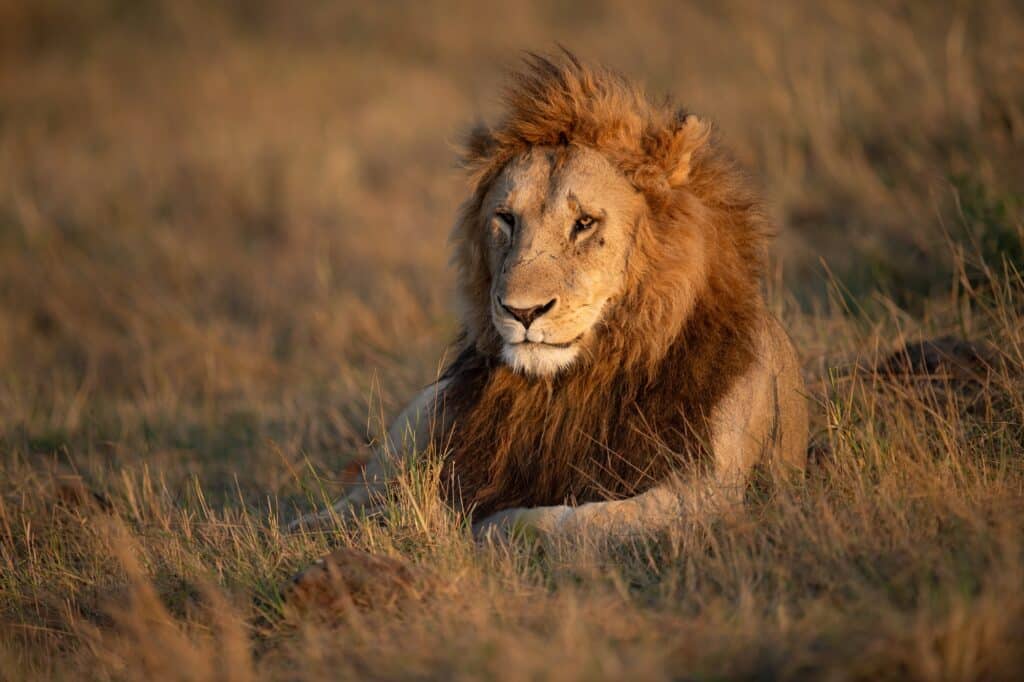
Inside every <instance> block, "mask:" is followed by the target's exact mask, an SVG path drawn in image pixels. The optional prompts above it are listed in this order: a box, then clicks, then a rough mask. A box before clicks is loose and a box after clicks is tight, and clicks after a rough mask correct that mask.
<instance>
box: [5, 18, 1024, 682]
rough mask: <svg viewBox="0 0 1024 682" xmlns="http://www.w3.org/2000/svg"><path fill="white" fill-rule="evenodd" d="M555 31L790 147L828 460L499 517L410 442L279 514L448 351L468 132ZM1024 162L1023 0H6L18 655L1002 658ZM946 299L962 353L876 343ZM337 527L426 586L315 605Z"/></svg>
mask: <svg viewBox="0 0 1024 682" xmlns="http://www.w3.org/2000/svg"><path fill="white" fill-rule="evenodd" d="M559 42H560V43H563V44H565V45H567V46H569V47H571V48H572V49H574V50H576V51H578V52H579V53H580V54H582V55H583V56H584V57H587V58H592V59H599V60H602V61H605V62H607V63H609V64H611V65H613V66H615V67H616V68H618V69H620V70H621V71H623V72H625V73H626V74H627V75H629V76H631V77H634V78H637V79H639V80H642V81H643V82H644V83H645V84H646V86H647V88H648V90H649V91H650V92H652V93H664V92H668V91H671V92H673V93H675V94H676V95H677V97H678V98H679V99H680V100H681V101H682V102H685V103H686V104H687V105H688V106H689V107H690V108H691V109H693V110H695V111H697V112H700V113H702V114H705V115H706V116H708V117H710V118H711V119H713V120H715V121H716V122H717V123H718V124H719V126H720V129H721V131H722V132H723V135H724V138H725V139H726V140H727V141H728V142H729V144H731V146H732V147H733V148H734V149H735V151H736V152H737V154H738V156H739V157H740V159H741V160H742V161H743V162H744V163H745V164H746V165H747V166H748V167H749V168H750V169H751V170H752V171H753V173H754V174H755V175H756V177H757V178H758V179H759V180H760V181H761V183H762V184H763V187H764V190H765V193H766V195H767V197H768V198H769V199H770V207H771V211H772V213H773V215H774V216H775V217H776V219H777V223H778V225H779V227H780V237H779V239H778V241H777V245H776V248H775V252H774V260H773V263H774V264H775V267H774V269H773V275H772V277H771V278H770V282H769V286H768V289H769V297H770V300H771V302H772V306H773V308H774V309H775V310H776V311H777V312H778V313H779V314H780V315H781V316H782V317H783V319H784V320H785V321H786V323H787V325H788V326H789V328H790V329H791V330H792V333H793V336H794V338H795V340H796V342H797V346H798V347H799V348H800V350H801V352H802V355H803V358H804V364H805V370H806V376H807V378H808V382H809V390H810V392H811V396H812V400H813V401H814V432H815V448H814V453H815V462H816V464H815V466H814V467H813V468H812V470H811V472H810V474H809V476H808V477H807V480H806V482H805V483H804V485H802V486H797V487H796V488H795V489H776V490H775V493H774V494H773V495H762V496H760V497H758V498H757V499H752V500H751V504H750V506H749V510H748V512H747V513H746V515H744V516H743V517H742V518H737V519H730V520H723V521H720V522H717V523H713V524H708V525H704V526H700V527H694V526H686V525H680V527H679V528H677V529H675V530H674V531H673V532H671V533H669V534H668V536H666V537H659V538H653V539H649V540H643V541H636V542H632V543H625V544H621V545H619V546H615V547H594V546H588V547H585V548H582V549H580V550H578V551H575V552H570V551H566V549H565V548H564V547H546V548H542V547H538V546H530V545H529V544H526V545H517V546H514V547H512V548H510V549H501V548H493V547H492V548H487V547H483V548H481V547H478V546H476V545H475V544H474V543H473V542H472V541H471V540H470V539H469V535H468V533H467V531H466V529H465V528H464V527H463V526H462V525H460V523H459V522H458V520H457V519H454V518H453V517H452V516H451V515H450V514H449V513H448V512H446V510H444V509H443V508H441V507H440V506H439V505H438V504H437V503H436V502H434V501H433V500H432V498H431V496H430V494H429V487H430V485H429V482H424V479H423V478H422V477H420V478H417V477H416V476H414V475H410V477H409V478H408V479H407V480H406V485H405V487H403V488H402V489H401V490H397V491H396V501H395V503H394V505H393V507H392V509H391V513H390V515H389V517H388V519H387V521H386V523H385V524H384V525H382V526H378V525H372V524H365V525H362V526H358V527H355V528H351V529H347V530H343V529H339V530H338V531H337V532H335V533H330V534H325V535H291V536H288V535H285V534H283V533H282V532H281V530H280V525H279V521H281V520H288V519H290V518H292V517H293V516H294V515H295V514H296V512H297V511H298V510H308V509H310V508H311V507H312V506H313V505H322V504H323V503H324V501H325V499H326V498H328V497H331V496H333V495H335V494H337V493H338V492H339V490H340V489H341V487H342V486H341V482H340V480H339V472H341V471H342V470H343V469H344V467H345V465H346V464H347V463H349V462H350V461H352V460H353V458H355V457H357V456H363V455H365V454H366V453H367V451H368V446H367V442H368V440H370V439H372V438H373V437H374V436H375V434H377V433H379V430H380V424H381V422H382V421H386V419H387V418H390V417H391V416H393V415H395V414H396V412H397V410H398V409H400V407H401V405H402V402H403V401H404V400H406V399H408V398H409V397H410V396H411V395H412V394H413V393H414V392H415V391H416V390H417V389H418V388H419V387H421V386H423V385H424V384H426V383H428V382H430V381H431V379H432V378H433V377H434V376H435V375H436V374H437V372H438V369H439V367H440V363H441V360H440V358H441V356H442V354H443V352H444V349H445V348H446V345H447V343H448V342H449V341H450V340H451V339H452V337H453V335H454V333H455V319H454V317H453V313H452V306H451V298H452V273H451V272H450V271H449V270H448V268H447V266H446V245H445V239H446V233H447V231H448V227H449V225H450V223H451V221H452V218H453V215H454V211H455V209H456V206H457V204H458V202H459V200H460V197H462V196H463V195H464V194H465V193H466V191H467V187H466V185H465V183H464V181H463V179H462V178H461V176H460V174H459V172H458V170H457V169H456V168H455V165H454V156H455V155H454V151H453V147H454V144H453V142H454V141H455V140H457V139H458V136H459V132H460V131H461V130H462V129H463V127H464V126H465V125H466V124H467V123H469V122H471V121H472V120H473V119H474V118H476V117H479V116H486V115H488V114H493V112H494V109H495V107H494V101H495V96H496V94H497V84H498V82H499V80H500V77H501V74H502V71H503V69H504V68H505V67H507V66H509V65H514V64H515V62H516V60H517V59H518V54H519V52H518V51H519V50H522V49H527V48H531V49H542V50H547V49H551V48H552V47H553V46H554V45H555V44H556V43H559ZM1022 187H1024V10H1022V8H1021V6H1020V5H1019V4H1017V3H1012V2H1009V1H1006V2H1000V1H998V0H979V1H978V2H934V3H918V2H896V1H892V2H875V3H870V4H868V3H861V2H852V1H850V2H847V1H845V0H829V1H827V2H823V3H819V2H811V1H810V0H808V1H807V2H792V3H759V2H749V3H743V2H725V3H717V2H716V3H712V2H706V3H705V2H697V3H676V2H664V3H651V4H647V3H635V2H613V1H606V2H599V3H573V2H557V3H544V2H506V3H497V4H494V5H490V6H483V5H479V4H477V3H470V2H465V3H456V4H444V5H437V6H434V5H429V6H428V4H426V3H408V4H406V3H402V4H379V5H378V4H373V5H371V4H369V3H367V4H366V5H365V6H364V5H361V4H360V5H356V4H352V5H345V4H334V3H326V2H311V3H303V4H302V5H301V6H300V5H296V4H293V3H287V2H284V1H283V0H281V1H280V2H278V1H275V0H265V1H262V2H252V3H242V2H230V3H229V2H225V3H217V4H213V3H193V2H178V1H171V0H168V1H167V2H161V1H159V0H152V1H146V2H114V1H106V2H104V1H96V2H88V3H71V2H66V3H65V2H60V1H58V0H36V1H32V2H29V1H26V2H11V1H10V0H7V1H6V2H0V677H3V678H7V679H28V678H55V677H59V678H65V677H84V678H95V679H143V678H149V679H164V678H180V679H207V678H223V679H229V678H230V679H238V680H245V679H250V678H275V679H276V678H285V679H296V678H318V677H338V678H355V679H366V678H372V679H391V678H417V679H426V678H460V679H468V678H502V679H587V680H591V679H616V678H624V677H629V678H634V679H668V678H672V679H753V678H756V679H807V678H824V679H832V680H843V679H863V680H873V679H921V680H941V679H949V680H960V679H964V680H967V679H972V680H989V679H998V678H1001V677H1003V678H1008V679H1013V678H1014V677H1016V675H1015V673H1016V672H1019V671H1020V670H1022V669H1024V456H1022V453H1021V447H1022V444H1024V393H1022V390H1021V389H1022V387H1024V382H1022V377H1024V374H1022V372H1024V280H1022V278H1021V274H1020V270H1019V268H1021V266H1022V264H1024V258H1022V254H1024V248H1022V228H1024V219H1022V207H1024V198H1022V193H1021V188H1022ZM944 334H953V335H955V336H957V337H958V338H960V339H963V340H965V341H967V342H970V343H971V344H974V347H975V348H977V349H984V353H983V355H984V357H985V359H984V361H983V362H978V363H975V365H976V366H975V367H974V370H973V371H972V372H971V373H969V374H970V376H969V377H967V378H964V376H961V375H962V374H963V373H962V372H961V373H960V374H958V375H957V376H956V377H954V378H953V379H952V380H947V378H946V377H945V375H943V374H942V373H941V372H939V373H933V374H932V375H931V376H930V377H928V378H920V377H918V378H914V377H908V376H894V375H893V374H892V373H884V372H879V371H861V372H856V371H851V367H853V366H854V365H855V364H858V363H859V364H860V365H861V366H864V367H873V366H875V365H876V364H877V361H878V359H879V358H882V357H885V355H886V354H887V353H889V352H890V351H892V350H893V349H896V348H899V347H901V346H902V345H903V344H904V343H905V342H907V341H912V340H915V339H920V338H933V337H937V336H940V335H944ZM955 374H956V373H955ZM75 476H78V477H79V478H78V479H76V478H74V477H75ZM75 481H81V482H83V483H84V486H85V487H84V488H83V487H76V486H77V484H76V483H75ZM86 488H87V489H88V490H86ZM88 491H93V492H95V493H96V494H97V496H98V497H95V498H94V497H93V495H92V492H88ZM339 545H340V546H351V547H357V548H363V549H368V550H371V551H373V552H374V553H376V554H379V555H384V556H393V557H400V558H402V559H403V560H404V561H408V562H409V563H411V564H412V565H414V566H416V567H420V568H422V569H424V570H427V571H429V572H430V573H431V574H432V575H434V576H436V578H435V579H434V580H435V583H434V585H433V588H432V591H431V593H430V596H428V597H427V598H426V599H425V600H423V601H416V600H412V601H409V600H406V601H403V602H399V603H388V604H385V605H383V606H381V607H379V608H375V609H370V610H359V609H354V608H353V609H349V610H347V611H346V612H345V613H344V615H343V616H342V617H341V618H340V619H339V620H338V621H337V622H333V623H324V622H322V621H321V620H320V619H318V618H317V617H314V615H308V616H302V615H300V614H297V613H295V612H294V611H293V610H292V609H291V607H290V606H289V605H288V604H287V603H286V602H285V601H284V598H283V591H282V589H283V588H282V586H283V585H284V584H285V583H286V581H287V578H288V577H289V576H290V575H291V574H292V573H293V572H295V571H296V570H298V569H300V568H302V567H304V566H305V565H307V564H308V563H309V562H311V561H312V560H314V559H315V558H317V557H319V556H321V555H322V554H324V553H325V552H327V551H328V550H329V549H330V548H331V547H336V546H339Z"/></svg>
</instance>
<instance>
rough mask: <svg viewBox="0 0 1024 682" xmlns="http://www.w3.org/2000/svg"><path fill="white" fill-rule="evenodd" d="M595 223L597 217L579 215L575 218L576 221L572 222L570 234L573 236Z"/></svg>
mask: <svg viewBox="0 0 1024 682" xmlns="http://www.w3.org/2000/svg"><path fill="white" fill-rule="evenodd" d="M596 224H597V219H596V218H594V217H592V216H588V215H585V216H580V217H579V218H577V219H576V222H575V223H573V226H572V234H573V236H576V235H578V234H580V233H581V232H586V231H587V230H589V229H590V228H592V227H593V226H594V225H596Z"/></svg>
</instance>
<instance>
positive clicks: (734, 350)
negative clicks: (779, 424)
mask: <svg viewBox="0 0 1024 682" xmlns="http://www.w3.org/2000/svg"><path fill="white" fill-rule="evenodd" d="M505 103H506V114H505V117H504V119H503V120H502V121H501V122H500V123H499V124H498V125H497V126H495V127H494V128H485V127H480V128H477V129H476V130H474V131H473V132H472V134H471V135H470V137H469V140H468V143H467V145H466V150H465V155H464V162H465V165H466V166H467V168H468V169H469V170H470V172H471V174H472V177H473V182H474V185H475V189H474V191H473V194H472V196H471V197H470V199H469V200H468V201H467V202H466V203H465V204H464V206H463V207H462V209H461V212H460V216H459V220H458V221H457V224H456V227H455V229H454V231H453V236H452V241H453V246H454V255H453V261H454V263H455V265H456V266H457V268H458V273H459V274H458V278H459V281H458V289H459V294H460V298H461V302H462V306H463V331H462V336H461V342H460V343H461V350H460V353H459V355H458V358H457V359H456V360H455V361H454V362H453V363H452V364H451V366H449V367H448V369H447V370H446V372H445V377H446V378H447V379H448V380H449V382H450V383H449V386H448V387H447V388H446V389H445V391H444V404H443V406H442V409H443V412H444V415H443V416H444V422H445V424H446V425H447V428H446V429H442V430H438V433H440V432H441V431H444V437H443V438H439V440H438V443H437V445H438V447H440V448H442V449H444V450H445V451H446V452H447V454H446V458H447V459H446V461H447V465H448V471H447V475H446V476H445V479H446V481H448V484H447V490H448V494H449V496H450V497H451V499H452V500H453V501H456V502H459V503H460V504H461V505H464V506H466V507H470V508H473V509H475V510H476V511H475V513H478V514H487V513H491V512H493V511H496V510H500V509H503V508H506V507H512V506H538V505H549V504H564V503H574V502H585V501H591V500H597V499H607V498H615V497H622V496H626V495H630V494H635V493H637V492H639V491H641V490H643V489H645V488H647V487H650V485H652V484H653V483H655V482H657V481H658V480H661V479H663V478H665V477H666V476H669V475H671V474H672V473H673V472H676V471H679V470H680V467H681V466H685V465H687V464H691V465H692V464H693V463H694V462H699V461H701V460H702V459H704V457H705V456H706V454H707V451H708V448H707V445H708V443H707V439H708V436H709V430H708V426H707V417H708V415H709V414H710V413H711V410H712V409H713V408H714V406H715V405H716V404H717V402H718V400H720V399H721V397H722V395H723V394H724V392H725V390H726V389H727V388H728V387H729V386H730V385H731V383H732V382H733V381H734V380H735V379H736V378H737V377H738V376H739V375H741V374H742V373H743V372H744V371H745V370H746V369H747V368H748V367H749V366H750V364H751V362H752V361H753V353H754V350H753V343H752V340H753V338H754V334H755V332H756V328H757V325H758V324H759V322H760V321H761V320H762V318H763V316H764V314H765V313H764V305H763V301H762V296H761V291H760V286H761V277H762V273H763V268H764V260H765V252H766V244H767V238H768V235H769V231H768V229H767V222H766V220H765V217H764V214H763V212H762V210H761V207H760V203H759V201H758V199H757V197H756V196H755V194H754V193H753V192H752V191H751V190H750V189H749V186H748V183H747V181H746V179H745V177H744V175H743V174H742V173H741V172H740V171H739V170H738V168H737V167H736V166H735V164H734V163H733V162H732V161H731V159H730V158H729V157H728V155H727V154H725V153H724V151H722V150H721V149H720V148H719V146H718V144H717V142H716V141H715V139H714V137H713V136H712V135H711V131H710V128H709V127H708V126H706V125H705V124H703V123H701V122H699V121H698V120H697V119H696V117H693V116H688V115H687V114H686V112H684V111H683V110H681V109H677V108H676V107H674V106H672V105H671V103H670V102H668V101H665V102H662V103H657V104H656V103H652V102H650V101H649V100H648V99H647V98H646V97H645V96H644V94H643V93H642V92H641V91H640V90H639V89H638V88H636V87H635V86H633V85H631V84H629V83H628V82H627V81H626V80H625V79H623V78H622V77H620V76H618V75H617V74H615V73H613V72H611V71H609V70H607V69H603V68H593V67H588V66H585V65H583V64H582V63H581V62H580V61H579V60H578V59H576V58H575V57H574V56H572V55H571V54H568V53H566V54H565V56H564V57H562V58H559V59H550V58H545V57H540V56H535V55H534V56H531V57H530V58H528V60H527V63H526V68H525V69H524V70H523V71H522V72H520V73H517V74H515V75H513V77H512V79H511V83H510V85H509V87H508V89H507V91H506V96H505ZM574 145H578V146H586V147H590V148H592V149H594V150H597V151H599V152H600V153H602V154H604V155H605V156H606V157H607V158H608V159H609V160H611V161H612V163H614V164H615V165H616V166H617V167H618V168H619V169H620V170H621V172H622V173H623V174H624V175H625V176H626V177H627V178H628V179H629V180H630V181H631V182H632V183H633V185H634V186H635V187H636V188H637V189H638V190H639V191H641V192H642V194H643V195H644V197H645V199H646V205H647V213H646V215H645V216H644V217H643V219H642V220H641V221H640V222H639V224H638V225H637V229H636V237H635V243H634V245H633V250H632V252H631V255H630V258H629V263H628V266H627V272H626V278H627V282H626V287H625V291H626V293H625V295H624V296H622V297H621V298H620V299H619V300H617V301H615V303H614V304H613V305H612V306H611V307H610V308H609V309H608V311H607V313H606V314H605V317H604V319H603V320H602V322H601V323H599V324H600V326H599V332H598V334H597V338H596V343H595V344H594V347H593V348H592V349H591V352H590V353H589V354H588V358H587V359H586V360H585V361H584V362H582V363H580V364H578V365H577V366H575V367H573V368H572V369H571V370H569V371H567V372H564V373H562V374H559V375H558V376H556V377H554V378H537V377H529V376H524V375H522V374H517V373H515V372H514V371H513V370H511V369H510V368H508V367H507V366H505V365H503V364H502V363H501V361H500V359H499V358H498V349H499V347H500V343H499V339H498V337H497V334H496V332H495V330H494V329H493V326H492V324H491V322H490V317H489V292H490V285H491V277H492V273H491V272H490V271H489V266H488V259H487V257H486V254H487V251H486V249H487V237H486V230H485V229H484V225H483V223H482V220H481V216H480V209H481V204H482V202H483V199H484V197H485V195H486V194H487V192H488V190H489V189H490V187H491V185H492V183H493V182H494V181H495V179H496V178H497V177H498V176H499V174H500V173H501V171H502V169H503V168H504V167H505V166H506V164H508V162H509V161H510V160H512V159H513V158H515V157H516V156H518V155H520V154H522V153H524V152H526V151H527V150H529V149H530V148H532V147H537V146H554V147H559V146H563V147H567V146H574Z"/></svg>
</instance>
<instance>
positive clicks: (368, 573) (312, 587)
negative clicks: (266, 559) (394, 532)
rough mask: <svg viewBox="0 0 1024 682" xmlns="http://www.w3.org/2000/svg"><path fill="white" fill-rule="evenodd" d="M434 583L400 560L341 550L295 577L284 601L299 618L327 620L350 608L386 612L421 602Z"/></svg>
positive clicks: (422, 573)
mask: <svg viewBox="0 0 1024 682" xmlns="http://www.w3.org/2000/svg"><path fill="white" fill-rule="evenodd" d="M433 582H434V581H433V579H432V577H431V576H429V575H427V574H426V573H424V572H423V571H422V570H419V569H417V568H414V567H412V566H410V565H409V564H407V563H405V562H404V561H401V560H399V559H395V558H393V557H387V556H379V555H376V554H370V553H369V552H364V551H361V550H358V549H352V548H343V549H338V550H335V551H334V552H331V553H330V554H328V555H327V556H325V557H324V558H322V559H320V560H319V561H317V562H316V563H314V564H313V565H312V566H310V567H309V568H307V569H305V570H303V571H301V572H299V573H298V574H296V575H295V576H294V577H293V578H292V580H291V583H290V584H289V585H288V586H287V588H286V589H285V600H286V602H287V603H288V604H290V605H291V606H292V607H293V608H295V609H297V610H298V611H299V612H300V613H302V614H305V615H310V614H311V615H318V616H321V617H326V618H328V619H330V618H333V617H337V616H340V615H341V614H343V613H344V612H345V611H346V610H347V609H349V608H352V607H357V608H361V609H367V608H389V607H393V606H395V605H396V604H398V603H400V602H401V601H403V600H407V599H420V598H422V597H424V596H425V595H426V594H427V593H429V592H430V590H431V589H432V586H433Z"/></svg>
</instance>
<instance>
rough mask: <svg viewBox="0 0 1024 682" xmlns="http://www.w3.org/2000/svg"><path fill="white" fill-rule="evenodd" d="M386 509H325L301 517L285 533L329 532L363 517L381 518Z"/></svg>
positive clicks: (346, 507) (381, 505)
mask: <svg viewBox="0 0 1024 682" xmlns="http://www.w3.org/2000/svg"><path fill="white" fill-rule="evenodd" d="M384 509H385V505H384V504H383V503H381V504H376V505H370V506H365V507H354V506H340V507H336V508H334V509H325V510H324V511H320V512H313V513H311V514H306V515H304V516H300V517H299V518H297V519H295V520H294V521H292V522H291V523H289V524H288V525H286V526H285V527H284V531H285V533H301V532H304V531H305V532H309V533H313V532H322V531H328V530H331V529H333V528H337V527H338V526H339V525H344V524H346V523H350V522H352V521H355V520H356V519H359V518H362V517H365V518H379V517H381V516H382V515H383V513H384Z"/></svg>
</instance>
